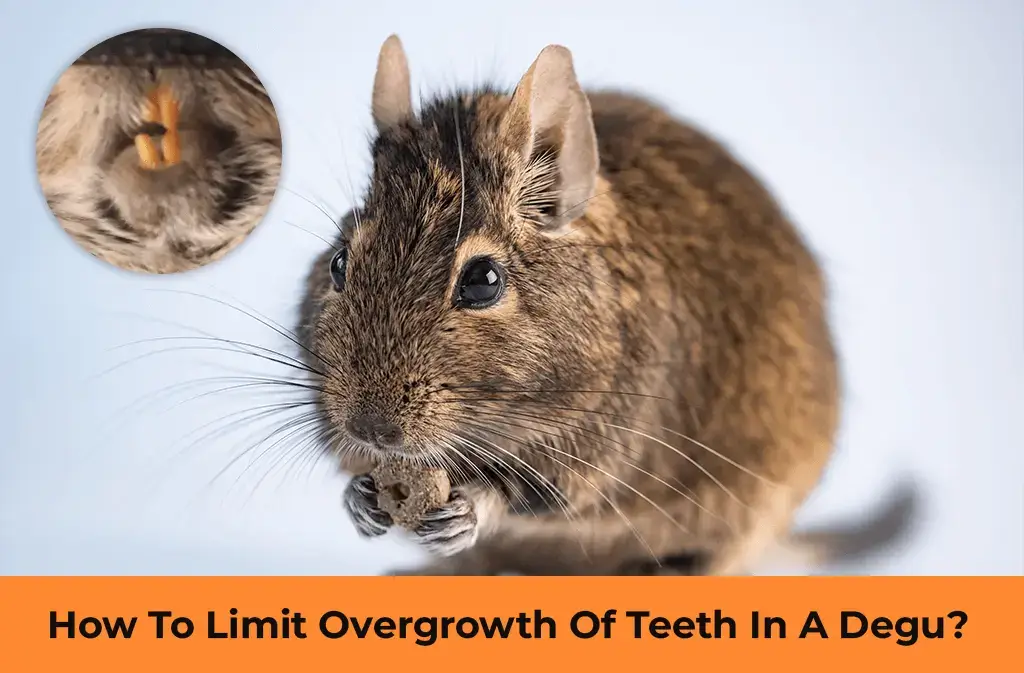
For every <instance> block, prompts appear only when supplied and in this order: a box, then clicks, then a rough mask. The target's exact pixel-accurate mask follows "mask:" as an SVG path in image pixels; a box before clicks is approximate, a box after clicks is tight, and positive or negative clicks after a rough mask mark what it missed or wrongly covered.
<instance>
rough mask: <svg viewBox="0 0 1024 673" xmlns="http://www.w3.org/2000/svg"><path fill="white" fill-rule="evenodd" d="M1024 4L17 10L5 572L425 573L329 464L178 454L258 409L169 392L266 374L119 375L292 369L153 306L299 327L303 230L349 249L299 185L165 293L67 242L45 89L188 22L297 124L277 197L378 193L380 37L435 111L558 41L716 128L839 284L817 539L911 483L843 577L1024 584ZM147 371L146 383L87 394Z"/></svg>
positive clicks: (0, 290)
mask: <svg viewBox="0 0 1024 673" xmlns="http://www.w3.org/2000/svg"><path fill="white" fill-rule="evenodd" d="M1022 7H1024V5H1022V4H1021V3H1020V2H1019V1H1015V0H1003V1H997V0H985V1H981V0H974V1H968V0H963V1H961V2H952V1H949V0H918V1H908V0H903V1H896V0H871V1H867V0H858V1H857V2H821V1H820V0H819V1H811V0H805V1H797V0H789V1H786V2H780V1H778V0H776V1H774V2H770V1H758V0H750V1H749V2H737V1H720V0H718V1H715V2H711V1H707V2H681V1H678V0H677V1H674V2H668V1H666V2H662V3H654V2H643V1H640V0H631V1H630V2H627V3H622V2H594V1H593V0H591V1H589V2H559V3H552V2H540V1H536V2H529V1H519V2H511V3H489V2H488V3H484V2H477V3H470V2H461V3H446V2H423V1H420V2H409V3H400V2H337V1H336V0H334V1H324V2H297V1H296V2H280V3H270V2H264V3H262V4H261V3H257V2H253V1H252V0H250V1H248V2H224V1H218V2H211V1H209V0H176V1H175V2H161V3H144V2H139V1H138V0H131V1H125V0H105V1H104V2H102V3H96V2H81V1H79V0H75V1H73V2H72V1H70V0H69V1H66V2H41V1H37V2H13V1H11V0H7V1H5V2H3V4H2V5H0V72H2V78H0V82H2V83H3V93H2V99H3V104H2V105H0V157H2V159H0V184H2V185H3V199H4V202H5V208H4V217H3V219H2V223H0V231H2V232H3V233H2V236H3V238H2V241H3V253H2V254H3V257H2V263H0V302H2V304H0V309H2V313H0V315H2V316H3V318H2V319H3V329H2V330H0V354H2V361H0V362H2V364H0V367H2V370H0V374H2V375H0V385H2V389H0V433H2V434H0V572H3V573H27V574H44V573H102V574H121V573H139V574H146V573H179V574H182V573H185V574H188V573H227V574H236V573H237V574H241V573H297V574H298V573H328V574H330V573H334V574H357V573H376V572H379V571H381V570H383V569H384V568H386V567H389V566H393V565H396V564H399V563H406V562H409V561H411V560H413V559H414V558H416V557H417V556H418V552H417V551H416V550H414V549H411V548H410V547H409V546H407V545H406V544H405V543H403V542H400V541H397V540H391V539H387V540H384V541H377V542H374V543H365V542H362V541H359V540H358V539H357V538H356V537H355V535H354V533H353V531H352V529H351V527H350V526H349V525H348V524H347V522H346V520H345V519H344V517H343V515H342V512H341V508H340V506H339V493H340V490H341V486H342V483H343V482H342V480H341V478H339V477H338V476H336V475H334V474H333V473H332V472H331V470H330V468H329V466H326V465H320V466H316V467H313V468H311V467H310V466H309V464H308V463H305V464H301V465H299V464H297V463H296V461H295V460H290V461H284V462H282V463H280V464H279V465H278V466H277V467H276V468H275V467H273V464H274V461H275V459H276V458H280V457H281V456H282V453H281V451H277V452H276V453H270V454H268V455H267V456H266V457H265V458H264V459H262V460H260V461H259V462H258V463H257V464H256V465H255V466H253V467H252V468H251V469H249V470H248V471H246V472H245V473H242V468H244V462H243V463H240V464H237V465H236V467H235V469H233V470H231V471H229V472H228V473H227V474H226V475H225V476H223V477H221V478H219V479H214V476H215V475H216V474H217V472H218V471H219V470H220V469H221V468H223V467H224V466H225V465H227V464H228V462H229V460H230V456H231V455H232V454H233V452H235V451H237V450H238V449H239V448H241V447H244V444H241V442H243V441H244V440H245V438H246V433H244V432H241V431H238V430H236V431H235V432H233V433H231V434H230V435H228V436H226V437H224V438H220V439H217V438H211V439H208V440H207V441H205V442H200V443H199V444H196V445H195V446H193V447H191V448H189V449H187V450H181V447H182V446H183V444H182V443H180V442H179V443H178V444H175V442H176V440H179V439H181V438H182V437H183V436H184V435H185V434H186V433H189V432H190V431H196V430H199V429H200V427H201V426H202V425H203V424H204V423H206V422H209V421H215V420H217V419H224V418H225V417H226V416H227V415H228V414H231V413H237V412H240V411H243V412H244V411H245V410H246V409H248V408H251V407H252V406H253V405H255V404H266V403H267V400H268V399H270V398H268V397H266V396H263V397H257V396H254V395H253V394H251V393H246V392H244V391H236V392H234V393H230V394H219V395H208V396H206V397H204V398H200V399H198V400H194V401H192V402H189V403H187V404H179V403H180V402H182V401H183V400H185V399H186V398H188V397H190V396H194V394H196V393H200V392H203V391H209V390H213V389H214V388H216V386H214V385H212V384H207V385H206V386H205V387H202V386H197V387H196V388H192V389H189V390H180V389H179V390H178V391H177V393H174V391H173V390H172V391H168V388H169V387H171V386H175V385H176V384H181V383H183V382H187V381H189V380H190V379H194V378H196V377H209V376H218V375H232V374H233V372H232V371H230V370H225V369H224V367H225V366H228V367H233V368H235V369H236V370H237V369H239V368H241V369H245V370H246V371H247V372H249V373H252V372H253V371H254V369H253V363H252V362H249V361H248V360H251V358H250V359H245V358H240V357H234V358H229V357H228V356H226V355H224V354H220V355H218V353H216V352H213V351H210V352H203V351H166V349H167V348H168V347H170V346H172V345H174V344H173V343H170V342H158V343H152V342H151V343H149V344H148V345H144V346H134V347H131V348H124V349H121V350H115V351H111V350H110V349H111V348H112V347H116V346H118V345H119V344H127V343H129V342H132V341H135V340H138V339H142V338H151V337H158V336H173V335H177V336H180V335H185V334H189V332H188V331H187V329H186V327H188V328H194V329H198V330H202V331H205V332H208V333H212V334H215V335H217V336H221V337H227V338H233V339H241V340H246V341H251V342H255V343H259V344H262V345H265V346H268V347H273V348H282V347H283V346H284V342H283V340H282V339H281V338H279V337H277V336H276V335H275V334H274V333H273V332H271V331H270V330H268V329H266V328H264V327H262V326H261V325H260V324H258V323H257V322H255V321H254V320H251V319H248V318H246V317H244V316H242V315H241V314H239V313H237V312H235V311H232V310H230V309H227V308H225V307H224V306H221V305H217V304H214V303H212V302H210V301H209V300H203V299H198V298H195V297H192V296H187V295H180V294H170V293H167V292H165V291H163V290H166V289H175V290H185V291H189V292H197V293H201V294H204V295H208V296H213V297H216V298H220V299H225V300H229V301H232V302H239V301H240V302H244V304H245V305H247V306H249V307H252V308H253V309H255V310H258V311H259V312H260V313H262V314H264V315H266V316H269V317H271V318H273V319H275V320H278V321H280V322H284V323H286V324H290V321H291V320H292V319H293V310H294V308H295V304H296V301H297V299H298V296H299V295H298V291H299V290H298V288H299V282H300V279H301V277H302V275H303V274H304V273H305V272H306V269H307V266H308V264H309V262H310V260H311V258H312V256H313V255H314V254H315V253H316V252H317V251H318V250H319V249H321V247H322V245H323V244H322V243H321V242H320V241H318V240H317V239H316V238H315V237H314V236H313V235H310V234H309V233H307V232H304V231H302V230H300V229H299V228H297V227H296V226H290V225H289V224H288V222H291V223H293V224H295V225H298V226H300V227H302V228H303V229H306V230H308V231H309V232H313V233H315V234H319V235H322V236H327V235H329V233H330V229H331V224H330V223H329V222H328V221H326V220H325V219H324V218H323V217H322V216H320V215H319V214H318V213H317V211H316V210H315V209H314V208H313V207H311V206H310V205H309V204H307V203H306V202H304V201H303V200H302V199H301V198H299V197H298V196H296V194H294V193H292V192H289V191H287V190H285V189H282V190H280V191H279V193H278V197H277V199H276V201H275V203H274V206H273V207H272V210H271V213H270V215H269V216H268V218H267V219H266V220H265V221H264V223H263V224H262V225H261V226H260V227H259V228H258V229H257V231H256V233H255V234H254V235H253V236H252V237H251V238H250V240H249V241H248V242H247V243H246V244H244V245H243V246H242V247H241V248H239V249H238V250H236V251H235V252H233V253H232V254H231V255H230V256H229V257H228V258H227V259H226V260H224V261H223V262H221V263H218V264H216V265H214V266H211V267H209V268H206V269H203V270H201V271H197V272H193V273H190V274H186V275H183V276H180V277H176V278H152V277H145V276H141V275H133V274H129V273H125V272H121V271H118V270H116V269H113V268H108V267H107V266H106V265H104V264H102V263H100V262H98V261H96V260H94V259H93V258H91V257H90V256H89V255H87V254H85V253H84V252H82V251H81V250H79V249H78V248H77V247H76V246H75V245H74V244H73V243H72V242H71V240H70V239H69V238H68V237H67V236H65V234H64V233H63V232H62V231H61V229H60V228H59V227H58V226H57V225H56V223H55V222H54V221H53V220H52V218H51V217H50V215H49V213H48V211H47V210H46V207H45V205H44V204H43V200H42V199H41V198H40V195H39V190H38V186H37V183H36V177H35V173H34V169H33V141H34V136H35V125H36V121H37V118H38V114H39V110H40V106H41V104H42V102H43V99H44V98H45V96H46V94H47V91H48V89H49V88H50V86H51V85H52V84H53V82H54V79H55V77H56V75H57V73H58V72H59V71H60V70H61V69H62V68H63V67H64V66H66V65H67V63H68V62H69V61H70V60H71V59H73V58H74V57H76V56H77V55H78V54H79V53H80V52H81V51H83V50H84V49H86V48H87V47H89V46H91V45H92V44H94V43H95V42H97V41H99V40H100V39H101V38H103V37H106V36H107V35H109V34H113V33H117V32H121V31H123V30H126V29H130V28H137V27H144V26H147V25H150V26H152V25H170V26H179V27H184V28H190V29H193V30H197V31H199V32H203V33H205V34H207V35H209V36H210V37H213V38H215V39H218V40H220V41H221V42H223V43H224V44H226V45H227V46H229V47H231V48H233V49H234V50H236V51H237V52H238V53H239V54H240V55H242V56H244V57H245V58H246V59H247V60H248V61H249V63H250V64H251V65H252V66H253V67H254V68H255V69H256V71H257V72H258V73H259V74H260V76H261V77H262V78H263V80H264V82H265V83H266V84H267V86H268V88H269V89H270V91H271V93H272V95H273V97H274V99H275V101H276V103H277V107H278V112H279V115H280V118H281V121H282V125H283V130H284V134H285V143H286V144H285V179H284V183H283V184H284V185H285V186H286V187H287V188H288V189H290V190H294V192H297V193H299V194H301V195H302V196H305V197H307V198H311V199H320V200H322V201H325V202H326V203H328V204H329V205H330V206H331V208H332V209H333V210H334V211H335V212H338V211H340V210H342V209H344V208H345V207H346V206H347V204H348V203H349V198H350V196H351V193H352V190H351V188H350V184H351V185H354V186H355V187H358V188H361V187H362V185H363V184H364V181H365V175H366V162H367V148H366V144H365V138H366V134H367V132H368V129H369V112H368V107H369V93H370V85H371V81H372V76H373V69H374V64H375V58H376V52H377V48H378V46H379V44H380V42H381V41H382V40H383V39H384V38H385V37H386V36H387V35H388V34H389V33H391V32H397V33H399V34H400V35H401V37H402V38H403V41H404V43H405V46H406V49H407V51H408V54H409V58H410V62H411V68H412V74H413V78H414V86H415V87H416V88H425V89H428V90H429V89H436V88H438V87H443V86H448V85H451V84H455V83H471V82H473V81H479V80H481V79H482V78H483V77H485V76H489V75H493V76H496V77H498V78H499V79H500V80H501V81H502V82H504V83H508V84H513V83H514V82H515V81H516V79H517V78H518V76H519V75H520V74H521V73H522V72H523V71H524V70H525V68H526V67H527V66H529V64H530V62H531V60H532V59H533V58H534V56H535V55H536V54H537V52H538V51H539V50H540V49H541V48H542V47H543V46H544V45H546V44H548V43H550V42H560V43H562V44H565V45H567V46H568V47H570V48H571V49H572V51H573V53H574V55H575V58H576V65H577V70H578V72H579V74H580V77H581V78H582V79H583V81H584V82H585V83H587V84H602V85H627V86H630V87H632V88H635V89H637V90H640V91H644V92H647V93H649V94H651V95H654V96H656V97H658V98H659V99H660V100H662V101H664V102H665V103H666V104H667V105H669V106H671V108H672V109H673V110H675V111H676V112H678V113H680V114H683V115H686V116H688V117H690V118H692V119H694V120H696V121H697V122H699V123H701V124H702V125H704V126H705V127H706V128H708V129H710V130H711V131H713V132H714V133H715V134H717V135H718V136H719V137H721V138H722V139H723V140H724V141H726V142H727V143H728V144H729V145H730V146H731V147H733V148H734V149H735V150H736V151H737V152H738V153H739V154H740V155H741V156H742V157H744V158H745V159H746V160H747V161H748V162H750V164H751V165H752V166H753V167H754V168H755V169H756V170H757V171H758V172H759V173H760V174H761V175H763V176H764V177H765V179H766V180H767V181H768V182H769V184H770V185H771V186H772V187H773V188H774V189H775V190H776V191H777V193H778V195H779V197H780V199H781V200H782V202H783V203H784V204H785V206H786V208H788V210H789V211H790V212H791V213H792V215H793V217H794V218H795V220H796V221H797V222H798V223H799V224H800V225H801V226H802V227H803V229H804V230H805V231H806V233H807V235H808V237H809V238H810V240H811V241H812V243H813V245H814V246H815V247H816V248H817V249H818V250H819V251H820V252H821V254H822V257H823V260H824V262H825V264H826V266H827V270H828V273H829V274H830V276H831V279H832V282H833V285H834V301H835V304H834V315H835V320H836V329H837V333H838V336H839V341H840V347H841V349H842V353H843V356H844V359H845V371H846V383H847V389H848V400H847V407H846V414H845V424H844V429H843V433H842V437H841V446H840V451H839V453H838V455H837V457H836V459H835V461H834V463H833V465H832V467H831V469H830V471H829V473H828V476H827V478H826V480H825V482H824V483H823V484H822V487H821V489H820V490H819V491H818V492H817V493H816V494H815V496H814V498H813V499H812V500H811V501H810V502H809V503H808V505H807V507H806V509H805V511H804V512H803V520H805V521H824V520H827V519H828V518H830V517H831V516H843V515H846V514H854V513H856V512H858V511H860V510H862V509H865V508H868V507H870V506H872V505H873V504H874V503H875V502H876V501H877V500H878V499H879V498H881V497H882V496H883V495H884V494H885V493H886V492H887V489H888V488H890V487H891V486H892V484H893V483H894V482H895V481H896V480H898V479H899V478H900V477H902V476H903V475H905V474H908V473H914V474H917V475H918V476H919V477H920V478H921V479H923V481H924V484H925V487H926V489H927V493H926V495H927V497H928V501H927V503H926V507H927V510H926V512H925V515H926V519H925V521H924V525H923V526H922V527H921V528H920V530H919V531H918V533H917V535H916V537H915V538H914V539H913V540H912V541H911V542H909V543H908V544H907V545H906V546H905V547H904V548H903V549H901V550H900V551H899V553H897V554H893V555H891V556H889V557H886V558H881V559H879V560H878V561H877V562H873V563H872V564H871V565H867V566H860V567H855V568H846V569H843V570H842V571H843V572H858V573H872V574H996V573H998V574H1018V573H1020V572H1021V570H1022V555H1024V552H1022V525H1024V524H1022V508H1024V504H1022V479H1024V430H1022V424H1021V417H1022V415H1024V333H1022V330H1024V273H1022V255H1024V237H1022V232H1024V201H1022V189H1024V173H1022V149H1024V132H1022V129H1024V121H1022V119H1024V118H1022V115H1024V108H1022V79H1024V72H1022V63H1024V59H1022V48H1021V36H1022V30H1024V9H1022ZM154 289H155V290H156V291H154ZM159 320H162V321H166V322H164V323H161V322H158V321H159ZM168 323H176V324H177V325H175V324H168ZM161 350H163V351H164V352H162V353H161V352H159V351H161ZM143 353H155V355H152V356H151V357H147V358H145V359H142V360H137V361H134V362H132V363H130V364H125V366H123V367H121V368H119V369H117V370H115V371H114V372H112V373H110V374H108V375H106V376H104V377H102V378H95V375H96V374H98V373H100V372H103V371H105V370H107V369H109V368H110V367H111V366H113V365H117V364H119V363H126V362H128V361H129V360H131V358H133V357H135V356H137V355H140V354H143ZM217 363H219V365H218V364H217ZM259 371H268V370H267V369H266V368H263V369H260V370H259ZM276 371H278V372H280V369H278V370H276ZM161 390H162V391H164V392H165V393H167V394H166V395H164V396H163V397H162V398H159V399H152V398H146V395H147V394H149V393H152V392H154V391H161ZM186 393H187V394H186ZM147 400H148V402H147ZM254 400H261V401H258V402H257V401H254ZM133 403H135V406H134V407H132V408H130V409H128V410H124V408H125V407H126V405H131V404H133ZM260 427H262V428H263V429H264V433H266V432H269V430H270V429H272V428H271V426H269V425H263V426H260ZM256 429H258V428H256ZM172 445H173V446H172ZM289 466H292V467H293V469H292V470H291V471H290V472H289V471H288V467H289ZM300 468H301V469H300ZM264 475H269V476H267V478H266V479H265V480H263V481H262V483H259V484H258V485H257V482H258V481H259V478H260V477H262V476H264Z"/></svg>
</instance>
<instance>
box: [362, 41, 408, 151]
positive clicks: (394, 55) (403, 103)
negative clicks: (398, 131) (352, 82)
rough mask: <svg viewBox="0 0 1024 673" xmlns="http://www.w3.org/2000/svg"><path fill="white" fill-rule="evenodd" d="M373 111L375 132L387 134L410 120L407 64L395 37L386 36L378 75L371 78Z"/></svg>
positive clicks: (382, 46)
mask: <svg viewBox="0 0 1024 673" xmlns="http://www.w3.org/2000/svg"><path fill="white" fill-rule="evenodd" d="M372 110H373V123H374V124H375V125H376V126H377V130H378V131H386V130H387V129H389V128H391V127H393V126H397V125H398V124H401V123H402V122H404V121H405V120H407V119H409V118H411V117H412V86H411V84H410V81H409V62H408V60H407V59H406V58H405V49H403V48H402V41H401V40H399V39H398V36H397V35H392V36H391V37H389V38H388V39H387V40H385V41H384V44H382V45H381V47H380V55H379V56H378V57H377V74H376V76H375V77H374V79H373V104H372Z"/></svg>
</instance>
